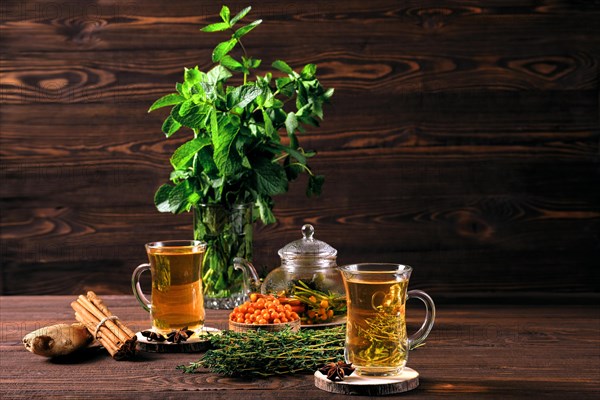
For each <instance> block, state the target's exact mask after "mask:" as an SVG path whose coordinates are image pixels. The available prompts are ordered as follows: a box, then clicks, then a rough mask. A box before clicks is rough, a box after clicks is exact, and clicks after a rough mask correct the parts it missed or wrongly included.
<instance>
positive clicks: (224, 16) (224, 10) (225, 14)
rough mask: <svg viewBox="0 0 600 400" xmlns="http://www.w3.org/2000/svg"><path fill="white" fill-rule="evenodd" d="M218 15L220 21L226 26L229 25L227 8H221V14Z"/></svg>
mask: <svg viewBox="0 0 600 400" xmlns="http://www.w3.org/2000/svg"><path fill="white" fill-rule="evenodd" d="M219 15H220V16H221V19H222V20H223V22H226V23H227V25H229V15H230V13H229V7H227V6H223V7H222V8H221V12H220V13H219Z"/></svg>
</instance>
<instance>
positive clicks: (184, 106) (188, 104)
mask: <svg viewBox="0 0 600 400" xmlns="http://www.w3.org/2000/svg"><path fill="white" fill-rule="evenodd" d="M194 106H195V104H194V102H193V101H192V99H189V100H186V101H184V102H183V103H181V106H180V107H179V111H178V114H179V115H180V116H182V117H183V116H184V115H186V114H188V113H189V112H190V111H191V110H192V108H193V107H194Z"/></svg>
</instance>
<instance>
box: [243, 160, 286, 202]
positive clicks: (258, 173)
mask: <svg viewBox="0 0 600 400" xmlns="http://www.w3.org/2000/svg"><path fill="white" fill-rule="evenodd" d="M252 166H253V171H254V177H255V179H256V189H257V190H258V192H259V193H261V194H263V195H267V196H274V195H277V194H281V193H285V192H287V188H288V185H287V184H288V180H287V176H286V175H285V171H284V169H283V167H282V166H281V165H279V164H277V163H274V162H272V161H271V160H269V159H266V158H259V159H258V160H255V161H254V163H253V165H252Z"/></svg>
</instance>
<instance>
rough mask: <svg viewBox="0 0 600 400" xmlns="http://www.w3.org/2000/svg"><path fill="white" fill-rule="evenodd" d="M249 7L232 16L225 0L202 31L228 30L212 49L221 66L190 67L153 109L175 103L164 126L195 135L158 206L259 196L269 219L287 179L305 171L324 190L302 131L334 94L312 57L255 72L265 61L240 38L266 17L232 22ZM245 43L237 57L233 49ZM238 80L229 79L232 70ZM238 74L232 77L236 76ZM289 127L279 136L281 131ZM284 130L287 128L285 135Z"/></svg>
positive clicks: (312, 187) (178, 208)
mask: <svg viewBox="0 0 600 400" xmlns="http://www.w3.org/2000/svg"><path fill="white" fill-rule="evenodd" d="M250 9H251V7H247V8H245V9H243V10H242V11H240V12H239V13H238V14H236V15H235V16H234V17H233V18H231V14H230V10H229V8H228V7H227V6H223V8H222V9H221V12H220V16H221V19H222V22H218V23H214V24H210V25H208V26H206V27H204V28H202V29H201V30H202V31H203V32H225V31H228V32H231V36H230V37H229V38H228V40H226V41H224V42H222V43H219V44H218V45H217V46H216V47H215V49H214V51H213V53H212V61H213V63H215V64H216V65H215V66H214V67H213V68H212V69H210V70H209V71H208V72H203V71H200V70H199V69H198V67H197V66H196V67H194V68H191V69H187V68H186V69H185V73H184V81H183V83H177V84H176V86H175V88H176V93H172V94H168V95H166V96H164V97H161V98H160V99H158V100H157V101H156V102H154V104H152V106H151V107H150V109H149V110H148V112H151V111H154V110H156V109H158V108H162V107H167V106H172V108H171V112H170V114H169V116H168V117H167V118H166V119H165V121H164V123H163V126H162V130H163V132H164V133H165V135H166V136H167V137H171V136H172V135H173V134H174V133H175V132H177V131H179V130H180V129H181V128H182V127H186V128H189V129H191V130H192V132H193V138H192V139H191V140H189V141H188V142H186V143H184V144H183V145H181V146H180V147H179V148H178V149H177V150H175V152H174V153H173V155H172V156H171V165H172V166H173V172H171V176H170V180H171V183H169V184H165V185H162V186H161V187H160V188H159V189H158V191H157V192H156V194H155V197H154V201H155V204H156V207H157V208H158V210H159V211H161V212H172V213H182V212H184V211H189V210H190V209H191V208H192V207H193V206H194V205H195V204H221V205H223V206H224V207H226V208H231V207H232V206H233V205H235V204H241V203H254V204H255V205H256V206H257V207H258V210H259V213H260V218H261V220H262V221H263V222H264V223H265V224H268V223H272V222H275V217H274V215H273V212H272V209H273V196H275V195H278V194H282V193H285V192H287V190H288V183H289V182H290V181H293V180H295V179H296V178H297V177H298V176H299V175H300V174H301V173H307V174H308V176H309V179H308V187H307V189H306V194H307V196H311V195H314V194H320V192H321V187H322V185H323V181H324V177H323V176H322V175H317V174H315V173H313V171H312V170H311V168H310V167H309V165H308V159H310V158H311V157H313V156H314V155H315V154H316V153H315V152H314V151H309V150H305V149H303V148H302V147H301V146H300V143H299V140H298V136H297V133H298V132H304V131H305V129H304V126H319V120H321V119H322V118H323V104H324V103H326V102H328V101H329V99H330V98H331V96H332V95H333V89H328V90H327V89H325V88H324V87H323V86H322V85H321V83H320V82H319V81H318V79H317V78H316V72H317V67H316V65H314V64H308V65H306V66H304V68H303V69H302V70H301V71H300V72H296V71H294V70H293V69H292V68H291V67H290V66H289V65H288V64H287V63H285V62H284V61H281V60H277V61H275V62H273V63H272V67H273V68H275V69H276V70H278V71H280V72H282V73H283V76H280V77H277V78H274V77H273V75H272V74H271V73H270V72H268V73H266V74H265V75H264V76H255V80H251V79H250V76H251V74H252V72H253V70H256V69H257V68H259V67H260V65H261V60H259V59H256V58H252V57H249V56H248V54H247V53H246V49H245V47H244V45H243V43H242V38H243V37H244V36H245V35H246V34H248V33H249V32H250V31H252V30H253V29H254V28H256V27H257V26H258V25H260V23H261V22H262V21H261V20H256V21H253V22H251V23H249V24H247V25H244V26H241V27H240V28H237V29H236V28H235V26H236V24H237V23H238V22H240V21H241V20H242V19H243V18H244V17H245V16H246V15H247V14H248V12H249V11H250ZM236 49H239V50H241V53H242V54H241V55H240V57H239V58H236V57H234V56H233V55H232V54H233V52H234V50H236ZM236 75H237V76H239V78H241V79H238V81H239V83H240V85H239V86H235V85H230V84H229V82H230V80H234V79H235V78H234V77H235V76H236ZM232 78H233V79H232ZM284 129H285V132H286V133H287V140H282V137H281V135H280V131H281V132H282V133H283V132H284ZM284 137H285V135H284Z"/></svg>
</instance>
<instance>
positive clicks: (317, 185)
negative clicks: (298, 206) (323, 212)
mask: <svg viewBox="0 0 600 400" xmlns="http://www.w3.org/2000/svg"><path fill="white" fill-rule="evenodd" d="M323 182H325V177H324V176H323V175H311V176H309V178H308V187H307V188H306V196H308V197H311V196H318V195H320V194H321V188H322V187H323Z"/></svg>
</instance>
